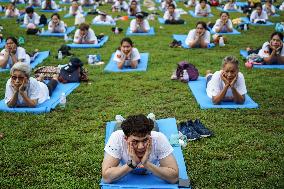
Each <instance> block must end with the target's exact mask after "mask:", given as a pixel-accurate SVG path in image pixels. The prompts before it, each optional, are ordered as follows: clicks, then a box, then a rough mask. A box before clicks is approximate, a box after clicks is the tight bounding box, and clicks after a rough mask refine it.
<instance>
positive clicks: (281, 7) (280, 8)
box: [279, 2, 284, 11]
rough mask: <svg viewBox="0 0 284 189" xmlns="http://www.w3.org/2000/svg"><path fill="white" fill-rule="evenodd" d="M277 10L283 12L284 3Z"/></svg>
mask: <svg viewBox="0 0 284 189" xmlns="http://www.w3.org/2000/svg"><path fill="white" fill-rule="evenodd" d="M279 10H282V11H283V10H284V2H283V3H282V4H281V5H280V7H279Z"/></svg>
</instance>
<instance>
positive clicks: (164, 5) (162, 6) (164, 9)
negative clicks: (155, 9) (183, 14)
mask: <svg viewBox="0 0 284 189" xmlns="http://www.w3.org/2000/svg"><path fill="white" fill-rule="evenodd" d="M171 4H173V5H174V6H175V8H177V3H176V2H175V1H174V0H173V1H172V3H171ZM161 8H162V10H163V11H166V10H167V9H168V7H167V2H166V1H163V2H162V3H161Z"/></svg>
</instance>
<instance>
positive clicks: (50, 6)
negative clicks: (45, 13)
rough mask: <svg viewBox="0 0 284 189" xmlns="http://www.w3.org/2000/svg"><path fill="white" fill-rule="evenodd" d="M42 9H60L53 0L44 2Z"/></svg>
mask: <svg viewBox="0 0 284 189" xmlns="http://www.w3.org/2000/svg"><path fill="white" fill-rule="evenodd" d="M41 8H42V9H43V10H56V9H58V8H59V7H58V6H57V4H56V3H55V1H53V0H45V1H43V2H42V4H41Z"/></svg>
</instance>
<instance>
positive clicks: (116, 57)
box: [113, 48, 140, 66]
mask: <svg viewBox="0 0 284 189" xmlns="http://www.w3.org/2000/svg"><path fill="white" fill-rule="evenodd" d="M124 57H125V54H124V53H123V52H122V51H120V50H117V51H116V52H115V54H114V57H113V60H114V61H115V62H121V59H122V58H124ZM135 60H140V53H139V51H138V49H137V48H132V52H131V58H130V59H129V60H125V62H124V66H130V64H131V61H135Z"/></svg>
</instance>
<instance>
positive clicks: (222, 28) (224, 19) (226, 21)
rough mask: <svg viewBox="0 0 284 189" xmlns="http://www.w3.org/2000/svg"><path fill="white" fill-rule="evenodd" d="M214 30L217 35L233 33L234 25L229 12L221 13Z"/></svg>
mask: <svg viewBox="0 0 284 189" xmlns="http://www.w3.org/2000/svg"><path fill="white" fill-rule="evenodd" d="M212 30H213V31H214V32H216V33H230V32H233V23H232V21H231V19H230V15H229V13H228V12H221V13H220V18H219V19H218V20H217V21H216V23H215V25H214V26H213V28H212Z"/></svg>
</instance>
